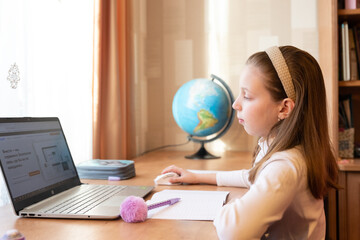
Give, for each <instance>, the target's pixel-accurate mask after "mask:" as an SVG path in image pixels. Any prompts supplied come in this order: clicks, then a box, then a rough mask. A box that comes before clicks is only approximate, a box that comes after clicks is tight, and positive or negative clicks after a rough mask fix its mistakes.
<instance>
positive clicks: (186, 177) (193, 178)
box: [161, 165, 216, 185]
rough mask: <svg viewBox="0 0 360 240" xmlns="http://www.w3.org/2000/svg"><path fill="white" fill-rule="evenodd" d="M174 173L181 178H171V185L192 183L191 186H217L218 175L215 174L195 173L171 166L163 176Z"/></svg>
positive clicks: (165, 170)
mask: <svg viewBox="0 0 360 240" xmlns="http://www.w3.org/2000/svg"><path fill="white" fill-rule="evenodd" d="M168 172H174V173H177V174H178V175H179V177H173V178H169V182H170V183H190V184H199V183H205V184H214V185H216V174H215V173H193V172H190V171H187V170H185V169H182V168H180V167H177V166H175V165H171V166H169V167H166V168H165V169H164V170H163V171H162V172H161V174H164V173H168Z"/></svg>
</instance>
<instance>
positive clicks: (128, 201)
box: [120, 196, 180, 223]
mask: <svg viewBox="0 0 360 240" xmlns="http://www.w3.org/2000/svg"><path fill="white" fill-rule="evenodd" d="M179 201H180V198H172V199H169V200H166V201H163V202H159V203H154V204H151V205H149V206H148V205H146V203H145V201H144V199H142V198H141V197H135V196H129V197H127V198H125V200H124V201H123V202H122V204H121V205H120V216H121V218H122V219H123V220H124V221H125V222H128V223H134V222H143V221H145V220H146V218H147V212H148V210H151V209H154V208H158V207H162V206H166V205H173V204H175V203H177V202H179Z"/></svg>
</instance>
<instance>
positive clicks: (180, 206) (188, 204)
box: [146, 190, 229, 221]
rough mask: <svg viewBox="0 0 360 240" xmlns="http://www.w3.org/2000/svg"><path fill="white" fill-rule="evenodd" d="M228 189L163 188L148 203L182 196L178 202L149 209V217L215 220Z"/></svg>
mask: <svg viewBox="0 0 360 240" xmlns="http://www.w3.org/2000/svg"><path fill="white" fill-rule="evenodd" d="M228 194H229V192H226V191H193V190H163V191H161V192H157V193H155V194H154V195H153V197H152V198H151V200H149V201H147V202H146V203H147V204H148V205H150V204H152V203H156V202H161V201H165V200H168V199H171V198H178V197H179V198H181V200H180V201H179V202H178V203H175V204H174V205H170V206H169V205H168V206H164V207H160V208H156V209H152V210H149V211H148V218H154V219H177V220H208V221H212V220H214V218H215V216H216V214H217V212H218V211H219V210H220V209H221V207H222V206H223V205H224V203H225V201H226V197H227V195H228Z"/></svg>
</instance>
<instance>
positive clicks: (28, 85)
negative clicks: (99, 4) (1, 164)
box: [0, 0, 94, 205]
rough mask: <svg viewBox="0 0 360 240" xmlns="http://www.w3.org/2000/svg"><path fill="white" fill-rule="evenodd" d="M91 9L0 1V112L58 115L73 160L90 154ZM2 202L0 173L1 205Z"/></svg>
mask: <svg viewBox="0 0 360 240" xmlns="http://www.w3.org/2000/svg"><path fill="white" fill-rule="evenodd" d="M93 8H94V3H93V0H31V1H27V0H11V1H9V0H0V117H10V116H16V117H23V116H31V117H39V116H41V117H46V116H56V117H59V118H60V121H61V123H62V126H63V129H64V131H65V136H66V137H67V141H68V144H69V146H70V150H71V153H72V156H73V159H74V160H75V162H80V161H84V160H88V159H90V158H91V157H92V59H93V14H94V9H93ZM14 64H15V65H16V66H17V67H18V70H19V72H18V75H17V78H18V79H20V80H19V82H18V84H17V86H16V88H12V87H11V84H10V81H9V80H8V79H10V80H11V79H16V77H13V76H11V75H10V74H9V70H10V68H11V67H12V66H14ZM7 201H8V197H7V193H6V189H4V182H3V178H2V176H0V205H1V204H4V203H6V202H7Z"/></svg>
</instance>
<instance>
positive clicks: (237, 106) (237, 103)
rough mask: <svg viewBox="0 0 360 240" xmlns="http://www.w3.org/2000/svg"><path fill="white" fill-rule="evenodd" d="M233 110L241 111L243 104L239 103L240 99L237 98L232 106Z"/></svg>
mask: <svg viewBox="0 0 360 240" xmlns="http://www.w3.org/2000/svg"><path fill="white" fill-rule="evenodd" d="M232 108H233V109H235V110H238V111H239V110H240V109H241V104H240V101H239V97H238V98H236V100H235V102H234V103H233V104H232Z"/></svg>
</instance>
